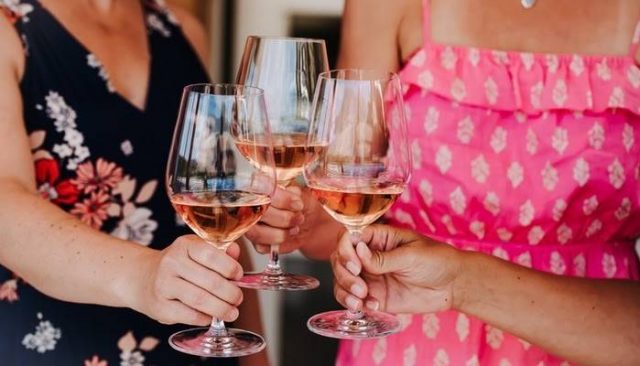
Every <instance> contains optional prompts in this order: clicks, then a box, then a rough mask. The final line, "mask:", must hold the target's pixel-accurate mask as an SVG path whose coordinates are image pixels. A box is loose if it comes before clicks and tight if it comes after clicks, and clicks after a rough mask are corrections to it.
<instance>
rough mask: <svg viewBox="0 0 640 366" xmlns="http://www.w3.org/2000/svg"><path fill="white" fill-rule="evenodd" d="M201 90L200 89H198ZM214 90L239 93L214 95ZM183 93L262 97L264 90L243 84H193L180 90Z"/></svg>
mask: <svg viewBox="0 0 640 366" xmlns="http://www.w3.org/2000/svg"><path fill="white" fill-rule="evenodd" d="M200 88H202V89H200ZM206 88H211V89H214V90H211V91H209V90H205V89H206ZM216 88H225V89H227V88H230V89H232V90H235V91H239V93H228V94H224V93H216V92H215V89H216ZM196 89H200V90H196ZM182 91H183V93H187V92H198V93H202V94H208V95H219V96H225V95H226V96H228V95H243V96H264V89H262V88H259V87H257V86H251V85H244V84H236V83H195V84H188V85H185V86H184V88H182Z"/></svg>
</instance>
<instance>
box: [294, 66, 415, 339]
mask: <svg viewBox="0 0 640 366" xmlns="http://www.w3.org/2000/svg"><path fill="white" fill-rule="evenodd" d="M308 135H309V136H308V142H307V145H308V146H309V149H308V153H307V158H306V162H305V165H304V179H305V182H306V183H307V186H308V187H309V189H310V190H311V192H312V194H313V195H314V197H315V198H316V199H317V200H318V202H319V203H320V204H321V206H322V207H323V208H324V210H325V211H326V212H327V213H328V214H329V215H330V216H331V217H333V219H335V220H336V221H338V222H340V223H341V224H343V225H344V226H345V227H346V229H347V230H348V231H349V232H350V233H351V237H352V240H353V243H354V245H355V244H357V242H358V241H359V238H360V234H361V233H362V230H363V229H364V228H366V227H367V226H368V225H370V224H372V223H373V222H375V221H376V220H378V219H379V218H380V217H381V216H382V215H384V213H385V212H386V211H387V210H388V209H389V208H390V207H391V206H392V205H393V203H394V202H395V201H396V199H397V198H398V197H399V196H400V195H401V194H402V192H403V190H404V188H405V186H406V184H407V182H408V181H409V178H410V175H411V169H412V167H411V157H410V155H409V150H408V146H407V145H408V144H407V126H406V117H405V112H404V104H403V99H402V89H401V86H400V81H399V79H398V77H397V76H396V75H395V74H393V73H387V72H381V71H375V70H357V69H353V70H334V71H330V72H327V73H322V74H320V77H319V81H318V86H317V89H316V93H315V98H314V104H313V111H312V121H311V125H310V128H309V134H308ZM307 325H308V327H309V329H310V330H311V331H313V332H315V333H318V334H320V335H324V336H328V337H335V338H346V339H361V338H376V337H382V336H386V335H389V334H392V333H394V332H396V331H398V329H399V325H400V324H399V321H398V320H397V319H396V318H395V317H394V316H392V315H390V314H386V313H382V312H376V311H367V312H352V311H333V312H327V313H322V314H318V315H315V316H313V317H311V318H310V319H309V321H308V323H307Z"/></svg>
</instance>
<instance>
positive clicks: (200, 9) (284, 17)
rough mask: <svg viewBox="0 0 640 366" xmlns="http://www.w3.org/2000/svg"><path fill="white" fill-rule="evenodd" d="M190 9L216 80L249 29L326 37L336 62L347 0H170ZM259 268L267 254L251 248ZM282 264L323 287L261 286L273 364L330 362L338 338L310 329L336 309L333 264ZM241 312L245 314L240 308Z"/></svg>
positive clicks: (292, 258) (293, 258)
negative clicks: (313, 319) (204, 34)
mask: <svg viewBox="0 0 640 366" xmlns="http://www.w3.org/2000/svg"><path fill="white" fill-rule="evenodd" d="M169 1H170V2H173V3H175V4H179V5H180V6H182V7H184V8H186V9H188V10H189V11H190V12H191V13H192V14H194V15H196V16H197V17H198V18H199V19H200V20H201V21H202V22H203V24H205V26H206V28H207V29H208V32H209V40H210V44H211V52H212V57H211V64H210V65H209V71H210V75H211V77H212V80H213V81H217V82H233V81H234V78H235V73H236V67H237V65H238V63H239V61H240V58H241V56H242V51H243V49H244V42H245V39H246V37H247V36H249V35H269V36H295V37H310V38H322V39H325V40H326V41H327V51H328V54H329V62H330V64H331V67H335V58H336V56H337V51H338V46H339V38H340V18H341V13H342V7H343V3H344V0H322V1H311V0H169ZM251 251H252V253H253V257H254V263H255V266H256V268H263V267H264V265H265V264H266V257H265V256H262V255H257V254H256V253H255V252H254V251H253V249H251ZM283 264H284V267H285V268H286V269H288V270H290V271H292V272H299V273H307V274H311V275H313V276H315V277H316V278H318V279H320V281H321V287H320V288H319V289H317V290H314V291H303V292H287V293H281V292H260V298H261V305H262V319H263V322H264V334H263V335H264V336H265V338H266V340H267V342H268V350H269V355H270V357H271V360H272V365H273V366H299V365H305V366H326V365H332V364H333V363H334V358H335V352H336V349H337V342H336V341H335V340H333V339H328V338H323V337H320V336H317V335H315V334H313V333H311V332H309V331H308V330H307V327H306V321H307V319H308V318H309V316H311V315H313V314H315V313H317V312H320V311H325V310H333V309H338V304H337V303H336V302H335V301H334V299H333V290H332V276H331V270H330V267H329V266H328V264H327V263H319V262H312V261H309V260H307V259H305V258H304V257H302V255H300V254H297V253H294V254H289V255H285V256H284V257H283ZM240 316H242V314H240Z"/></svg>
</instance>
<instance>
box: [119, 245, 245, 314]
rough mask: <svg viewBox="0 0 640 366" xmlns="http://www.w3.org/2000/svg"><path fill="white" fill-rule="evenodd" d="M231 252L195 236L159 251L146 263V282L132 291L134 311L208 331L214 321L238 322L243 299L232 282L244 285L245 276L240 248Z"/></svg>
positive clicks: (143, 277) (143, 278)
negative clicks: (239, 260) (239, 306)
mask: <svg viewBox="0 0 640 366" xmlns="http://www.w3.org/2000/svg"><path fill="white" fill-rule="evenodd" d="M150 252H151V251H150ZM227 252H228V253H229V254H227V253H224V252H223V251H221V250H219V249H216V248H215V247H213V246H212V245H210V244H207V243H206V242H204V241H203V240H201V239H199V238H198V237H197V236H195V235H186V236H182V237H179V238H178V239H176V240H175V241H174V242H173V244H171V245H170V246H169V247H167V248H166V249H164V250H162V251H153V252H152V253H150V254H149V255H147V256H145V257H143V258H141V266H140V268H141V269H142V270H143V271H142V272H141V273H142V274H141V277H140V281H136V279H133V278H132V279H131V283H133V284H136V283H137V286H132V288H131V290H132V291H131V292H130V295H129V298H130V299H132V300H130V304H129V306H130V307H131V308H133V309H134V310H137V311H139V312H142V313H144V314H146V315H148V316H149V317H151V318H153V319H156V320H157V321H159V322H161V323H163V324H175V323H182V324H190V325H201V326H205V325H209V324H210V323H211V318H212V317H218V318H220V319H222V320H225V321H233V320H235V319H236V318H237V317H238V308H237V306H238V305H239V304H240V303H241V302H242V299H243V297H242V291H241V290H240V288H239V287H238V286H237V285H236V284H235V283H234V282H232V280H238V279H240V278H241V277H242V275H243V271H242V267H241V266H240V264H239V263H238V262H237V261H236V260H235V259H234V258H233V257H237V256H238V254H239V248H238V246H237V245H236V244H233V245H232V246H231V247H230V248H229V249H228V250H227ZM149 256H150V258H149ZM232 256H233V257H232Z"/></svg>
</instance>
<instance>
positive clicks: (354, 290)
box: [351, 283, 367, 297]
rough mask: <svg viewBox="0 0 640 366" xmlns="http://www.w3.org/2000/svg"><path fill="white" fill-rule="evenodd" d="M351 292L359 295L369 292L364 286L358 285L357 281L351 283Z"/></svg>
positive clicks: (362, 295)
mask: <svg viewBox="0 0 640 366" xmlns="http://www.w3.org/2000/svg"><path fill="white" fill-rule="evenodd" d="M351 293H352V294H354V295H356V296H358V297H365V296H367V292H366V291H365V290H364V287H362V286H360V285H358V284H357V283H354V284H353V285H351Z"/></svg>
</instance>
